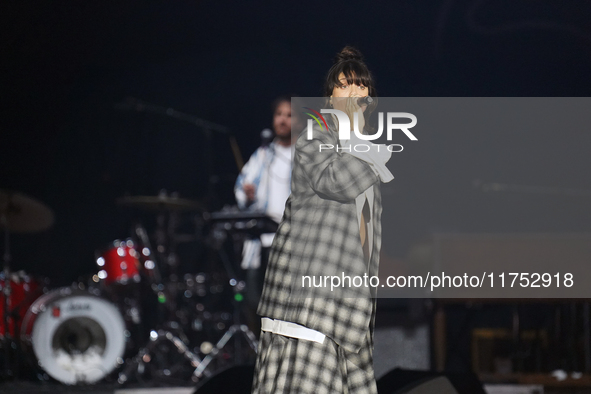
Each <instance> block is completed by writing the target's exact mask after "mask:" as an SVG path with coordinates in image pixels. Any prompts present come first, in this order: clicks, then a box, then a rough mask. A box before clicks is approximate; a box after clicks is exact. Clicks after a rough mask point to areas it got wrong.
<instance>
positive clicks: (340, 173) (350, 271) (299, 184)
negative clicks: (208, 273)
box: [257, 128, 382, 352]
mask: <svg viewBox="0 0 591 394" xmlns="http://www.w3.org/2000/svg"><path fill="white" fill-rule="evenodd" d="M313 134H314V135H313V139H312V140H308V139H307V134H306V132H303V133H302V134H301V135H300V136H299V138H298V140H297V142H296V145H295V154H294V163H293V173H292V186H291V196H290V197H289V199H288V200H287V203H286V208H285V213H284V216H283V220H282V222H281V224H280V226H279V228H278V230H277V233H276V235H275V239H274V241H273V246H272V249H271V254H270V258H269V265H268V268H267V272H266V276H265V284H264V289H263V293H262V297H261V301H260V303H259V306H258V310H257V312H258V314H259V315H261V316H264V317H270V318H273V319H280V320H284V321H289V322H294V323H298V324H301V325H304V326H306V327H309V328H312V329H314V330H317V331H320V332H322V333H323V334H325V335H327V336H328V337H330V338H332V339H333V340H334V341H335V342H336V343H337V344H338V345H340V346H342V347H343V348H344V349H346V350H348V351H351V352H358V351H359V349H360V348H361V347H362V346H364V344H365V345H366V344H367V337H366V335H367V334H368V332H369V333H370V336H371V338H372V340H371V342H372V343H373V323H374V317H375V298H372V297H375V292H374V290H375V289H373V290H372V289H371V288H370V287H365V286H362V287H361V288H349V289H338V290H335V291H330V289H326V288H322V289H317V288H310V287H306V288H303V287H302V275H322V276H327V275H328V276H330V275H337V276H342V275H343V274H344V275H347V276H350V277H353V276H360V277H363V276H364V274H366V275H370V276H371V275H377V271H378V258H379V254H380V244H381V222H380V217H381V211H382V204H381V194H380V190H379V178H378V177H377V176H376V174H375V173H374V172H373V170H372V169H371V167H370V166H369V164H367V163H366V162H364V161H362V160H360V159H357V158H356V157H354V156H352V155H349V154H347V153H342V152H336V151H335V150H334V149H332V150H329V149H324V150H323V151H322V152H320V147H321V144H325V145H323V146H324V147H325V148H326V147H328V146H329V145H332V146H337V145H338V135H337V133H336V132H334V131H326V130H325V131H321V130H320V129H319V128H314V133H313ZM371 186H373V187H374V202H373V207H372V220H373V234H374V236H373V246H372V253H371V258H370V261H369V264H368V263H367V261H366V260H365V259H364V256H363V250H362V247H361V240H360V236H359V220H358V217H357V211H356V205H355V198H356V197H357V196H358V195H360V194H361V193H363V192H364V191H365V190H366V189H368V188H369V187H371ZM370 327H371V330H370Z"/></svg>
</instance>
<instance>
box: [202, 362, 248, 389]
mask: <svg viewBox="0 0 591 394" xmlns="http://www.w3.org/2000/svg"><path fill="white" fill-rule="evenodd" d="M253 377H254V365H237V366H233V367H229V368H227V369H224V370H223V371H221V372H218V373H216V374H215V375H213V376H211V377H209V378H207V379H206V380H204V381H202V382H199V383H198V384H197V386H196V389H195V391H194V394H222V393H232V394H250V392H251V389H252V379H253Z"/></svg>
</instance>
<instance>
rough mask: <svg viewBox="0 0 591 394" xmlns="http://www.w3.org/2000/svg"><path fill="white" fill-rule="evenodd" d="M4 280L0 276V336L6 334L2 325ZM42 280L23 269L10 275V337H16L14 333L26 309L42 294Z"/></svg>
mask: <svg viewBox="0 0 591 394" xmlns="http://www.w3.org/2000/svg"><path fill="white" fill-rule="evenodd" d="M5 284H6V281H5V279H4V277H0V338H1V337H3V336H4V335H6V327H4V325H5V323H4V304H5V300H4V290H5V288H4V286H5ZM44 285H45V284H44V281H43V280H41V279H37V278H34V277H32V276H30V275H27V274H26V273H25V272H24V271H19V272H15V273H13V274H12V275H10V296H9V297H8V310H9V311H11V312H12V314H11V318H10V320H9V323H8V326H9V327H10V328H9V330H8V333H9V334H10V336H11V337H12V338H16V334H17V332H18V329H19V327H20V325H21V322H22V320H23V317H24V316H25V313H27V309H29V307H30V306H31V304H32V303H33V301H35V299H37V297H39V296H40V295H42V294H43V291H44V290H45V288H44Z"/></svg>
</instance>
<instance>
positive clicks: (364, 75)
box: [324, 60, 375, 97]
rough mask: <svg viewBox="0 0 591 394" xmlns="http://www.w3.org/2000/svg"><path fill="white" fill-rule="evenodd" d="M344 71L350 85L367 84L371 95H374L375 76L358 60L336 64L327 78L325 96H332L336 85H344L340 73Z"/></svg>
mask: <svg viewBox="0 0 591 394" xmlns="http://www.w3.org/2000/svg"><path fill="white" fill-rule="evenodd" d="M341 73H343V75H344V76H345V78H346V79H347V84H348V85H351V84H353V85H357V86H362V85H363V86H365V87H367V88H368V89H369V95H370V96H372V97H373V96H374V95H375V91H374V86H373V78H372V76H371V73H370V72H369V70H368V69H367V67H366V66H365V65H364V64H362V63H360V62H358V61H354V60H352V61H344V62H339V63H337V64H335V65H334V66H333V67H332V68H331V69H330V71H329V72H328V78H327V79H326V86H325V89H324V90H325V92H324V93H325V96H330V95H331V94H332V91H333V89H334V88H335V87H341V86H343V83H342V82H341V81H339V75H340V74H341Z"/></svg>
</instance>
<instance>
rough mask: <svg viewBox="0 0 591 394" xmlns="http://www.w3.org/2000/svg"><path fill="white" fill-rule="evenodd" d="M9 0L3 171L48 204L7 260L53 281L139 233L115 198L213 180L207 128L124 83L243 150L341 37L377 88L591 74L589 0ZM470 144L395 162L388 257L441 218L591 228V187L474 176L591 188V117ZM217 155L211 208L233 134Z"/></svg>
mask: <svg viewBox="0 0 591 394" xmlns="http://www.w3.org/2000/svg"><path fill="white" fill-rule="evenodd" d="M0 7H1V10H0V15H1V18H2V21H1V23H0V29H1V31H2V40H1V42H0V45H1V52H2V62H1V64H2V66H1V67H2V72H1V73H0V74H1V75H0V83H1V85H0V86H1V89H2V95H1V97H2V99H1V100H2V102H1V106H0V108H1V111H2V113H1V115H0V133H1V134H0V135H1V137H0V160H1V165H0V188H4V189H13V190H18V191H21V192H24V193H26V194H28V195H30V196H32V197H35V198H37V199H39V200H41V201H43V202H44V203H46V204H47V205H48V206H50V207H51V208H52V209H53V210H54V212H55V215H56V222H55V225H54V227H53V228H52V229H51V230H49V231H47V232H45V233H40V234H34V235H15V236H14V237H13V258H14V267H15V268H17V269H25V270H27V271H29V272H32V273H35V274H39V275H48V276H50V277H51V279H52V280H53V281H54V282H55V283H67V282H71V281H73V280H75V279H76V278H77V277H78V276H79V275H86V274H90V273H92V272H94V270H95V268H94V251H95V249H97V248H101V247H103V246H104V245H105V244H106V243H108V242H110V241H112V240H113V239H115V238H121V237H126V236H128V230H127V227H128V225H129V215H128V213H126V212H125V211H124V210H122V209H121V208H118V207H117V206H116V205H115V198H117V197H120V196H122V195H124V194H126V193H128V194H131V195H144V194H145V195H155V194H157V193H158V191H159V190H160V189H161V188H165V189H167V190H168V191H178V192H179V193H180V194H181V196H184V197H187V198H193V199H198V200H203V199H204V198H205V192H206V190H207V181H208V179H207V176H206V171H205V163H204V150H205V149H206V148H204V143H205V140H204V138H203V135H202V131H201V130H200V129H199V128H197V127H194V126H192V125H190V124H187V123H182V122H179V121H177V120H174V119H171V118H167V117H164V116H161V115H157V114H149V113H138V112H133V111H121V110H117V109H115V104H116V103H119V102H121V101H122V100H124V99H125V98H126V97H129V96H131V97H136V98H139V99H141V100H145V101H147V102H151V103H154V104H158V105H162V106H165V107H172V108H175V109H177V110H179V111H184V112H187V113H190V114H194V115H196V116H198V117H200V118H203V119H206V120H209V121H212V122H216V123H219V124H222V125H224V126H227V127H228V128H229V129H230V130H231V131H232V133H233V134H234V135H235V136H236V138H237V140H238V143H239V146H240V148H241V151H242V154H243V155H244V157H245V159H247V158H248V156H249V155H250V154H251V153H252V152H253V151H254V149H256V147H257V146H258V145H259V143H260V138H259V133H260V131H261V130H262V129H263V128H265V127H269V126H270V123H271V122H270V121H271V112H270V103H271V101H272V99H273V98H274V97H276V96H277V95H280V94H286V93H287V94H289V93H297V94H299V95H301V96H319V95H321V94H322V92H321V87H322V82H323V79H324V76H325V73H326V72H327V70H328V68H329V67H330V65H331V64H332V63H331V61H332V58H333V56H334V54H336V53H337V52H338V51H339V50H340V49H341V48H342V47H343V46H344V45H347V44H350V45H355V46H357V47H358V48H359V49H360V50H361V51H362V52H363V53H364V55H365V58H366V60H367V63H368V65H369V67H370V69H371V70H372V71H373V73H374V75H375V76H376V81H377V87H378V93H379V95H381V96H389V97H396V96H399V97H405V96H411V97H412V96H417V97H420V96H444V97H445V96H476V97H478V96H588V95H589V92H590V91H591V78H590V76H589V70H590V69H591V32H590V31H589V29H588V21H589V16H590V11H591V3H588V2H581V1H544V0H536V1H513V0H497V1H454V0H445V1H417V0H404V1H388V2H381V1H375V2H359V3H351V4H349V3H342V2H333V1H322V2H307V1H299V2H276V1H244V2H215V1H120V2H104V1H100V2H75V1H58V0H52V1H43V2H28V1H4V2H2V5H1V6H0ZM420 142H421V141H419V142H418V143H420ZM464 143H466V142H465V140H463V139H462V138H459V135H458V136H454V135H446V136H439V138H438V141H437V144H438V145H439V146H440V148H439V150H438V152H437V153H435V154H436V155H437V161H435V160H434V161H433V162H430V160H429V157H430V156H429V155H425V154H423V155H422V156H421V155H420V154H419V148H417V150H416V152H417V156H415V157H414V158H412V156H409V157H408V158H407V159H406V160H407V161H408V160H411V161H412V165H409V166H408V167H405V166H397V162H396V160H397V159H396V158H395V159H394V160H393V161H392V162H391V168H392V169H393V172H394V174H395V176H396V180H395V181H394V183H393V184H392V185H391V186H389V193H390V194H389V197H388V198H392V199H396V206H397V207H399V212H396V213H394V215H395V217H396V220H395V222H396V223H393V224H392V223H390V224H389V225H388V228H389V231H391V239H392V240H393V242H388V244H387V245H385V248H386V251H387V252H388V253H389V254H390V255H392V256H394V257H396V258H400V259H403V258H404V256H405V254H406V253H407V250H408V247H409V246H410V245H412V244H413V242H415V241H416V240H419V239H423V238H424V237H425V236H427V235H428V234H429V233H431V232H433V231H458V232H463V231H481V232H482V231H485V232H486V231H490V232H499V231H505V232H506V231H517V232H519V231H533V232H570V231H589V229H590V228H591V198H590V197H585V196H583V197H581V196H579V197H573V196H566V195H560V194H556V195H552V194H550V195H548V194H535V193H514V192H506V193H493V194H491V193H483V192H482V191H480V190H478V189H475V188H474V187H473V184H472V182H473V181H474V180H475V179H481V180H483V181H485V182H502V183H510V184H522V185H532V186H544V187H553V188H559V189H560V188H573V189H581V190H590V189H591V179H590V178H589V168H590V166H589V148H590V147H591V137H589V133H580V132H577V133H573V132H569V130H555V132H553V133H552V134H546V135H539V134H537V133H536V131H535V130H531V132H529V133H523V134H519V135H506V134H503V133H502V132H501V133H499V134H498V135H482V136H475V137H474V138H473V139H472V142H471V144H470V145H469V146H466V148H465V149H463V145H462V144H464ZM417 146H418V145H417ZM405 153H406V154H407V155H412V154H413V152H412V150H409V151H408V152H405ZM213 156H214V166H215V169H216V175H217V177H216V178H215V179H214V180H215V181H216V183H215V190H216V193H217V194H216V198H215V200H214V201H213V202H212V204H211V206H210V207H211V209H219V208H220V207H221V206H222V205H223V204H226V203H227V204H233V194H232V184H233V182H234V180H235V177H236V175H237V168H236V165H235V163H234V161H233V158H232V155H231V152H230V145H229V143H228V140H227V138H226V137H225V136H223V135H217V136H215V137H214V145H213ZM442 157H444V159H445V160H441V158H442ZM435 162H437V163H438V164H437V167H434V165H433V164H434V163H435ZM441 162H443V163H445V165H443V166H441V165H440V163H441ZM466 205H469V206H470V207H471V209H469V210H466V209H464V208H465V206H466ZM475 212H478V214H475ZM189 264H195V265H196V266H198V265H199V264H200V263H199V262H198V261H195V262H189Z"/></svg>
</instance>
